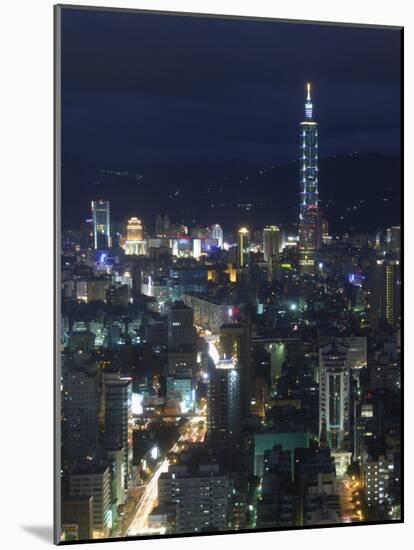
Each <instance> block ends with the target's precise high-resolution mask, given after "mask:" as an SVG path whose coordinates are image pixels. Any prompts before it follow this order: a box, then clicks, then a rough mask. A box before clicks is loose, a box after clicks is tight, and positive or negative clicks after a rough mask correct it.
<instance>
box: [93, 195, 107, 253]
mask: <svg viewBox="0 0 414 550" xmlns="http://www.w3.org/2000/svg"><path fill="white" fill-rule="evenodd" d="M92 223H93V245H94V248H95V250H104V249H107V248H110V246H111V223H110V215H109V201H103V200H98V201H92Z"/></svg>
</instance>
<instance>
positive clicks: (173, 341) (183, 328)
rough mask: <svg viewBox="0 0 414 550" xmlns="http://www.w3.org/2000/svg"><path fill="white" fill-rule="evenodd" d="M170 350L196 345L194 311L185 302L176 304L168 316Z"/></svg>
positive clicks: (170, 309)
mask: <svg viewBox="0 0 414 550" xmlns="http://www.w3.org/2000/svg"><path fill="white" fill-rule="evenodd" d="M167 320H168V348H169V349H179V348H180V346H182V345H191V346H193V345H194V344H195V328H194V311H193V310H192V309H191V307H188V306H186V305H185V304H184V302H174V304H173V305H172V306H171V307H170V308H169V310H168V314H167Z"/></svg>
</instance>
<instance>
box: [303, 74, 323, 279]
mask: <svg viewBox="0 0 414 550" xmlns="http://www.w3.org/2000/svg"><path fill="white" fill-rule="evenodd" d="M312 110H313V105H312V100H311V93H310V84H309V83H308V85H307V96H306V102H305V120H304V121H303V122H301V123H300V133H301V134H300V135H301V145H300V213H299V266H300V269H301V272H302V273H313V272H314V269H315V251H316V249H317V245H318V223H319V216H318V202H319V198H318V124H317V122H315V121H314V120H313V112H312Z"/></svg>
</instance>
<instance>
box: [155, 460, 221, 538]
mask: <svg viewBox="0 0 414 550" xmlns="http://www.w3.org/2000/svg"><path fill="white" fill-rule="evenodd" d="M158 503H159V505H160V506H165V505H168V504H169V503H175V510H176V513H175V526H174V532H175V533H202V532H203V531H225V530H226V529H227V528H228V503H229V480H228V477H227V475H225V474H224V473H223V472H221V471H220V467H219V465H218V464H217V463H214V462H213V463H209V462H206V461H203V462H202V463H199V464H177V465H171V466H170V467H169V469H168V472H167V473H163V474H161V476H160V478H159V480H158Z"/></svg>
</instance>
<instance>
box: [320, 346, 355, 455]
mask: <svg viewBox="0 0 414 550" xmlns="http://www.w3.org/2000/svg"><path fill="white" fill-rule="evenodd" d="M349 408H350V370H349V348H347V347H346V346H343V345H341V344H338V343H337V342H333V343H331V344H328V345H327V346H324V347H322V348H321V349H320V350H319V439H320V441H326V442H327V443H328V445H329V446H330V447H331V449H333V450H338V449H342V448H343V444H344V439H345V438H346V437H347V436H348V434H349Z"/></svg>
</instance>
